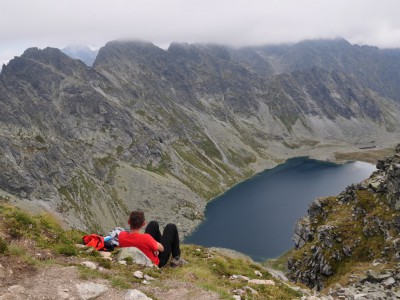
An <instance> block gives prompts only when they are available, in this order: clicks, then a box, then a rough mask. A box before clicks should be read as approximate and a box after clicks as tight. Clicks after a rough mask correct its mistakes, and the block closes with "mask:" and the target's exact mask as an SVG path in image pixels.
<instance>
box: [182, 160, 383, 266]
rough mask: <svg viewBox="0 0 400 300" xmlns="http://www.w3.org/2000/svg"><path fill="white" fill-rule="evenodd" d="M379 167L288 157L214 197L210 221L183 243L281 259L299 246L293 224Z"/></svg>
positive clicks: (256, 257)
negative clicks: (317, 201) (313, 204)
mask: <svg viewBox="0 0 400 300" xmlns="http://www.w3.org/2000/svg"><path fill="white" fill-rule="evenodd" d="M375 170H376V168H375V166H374V165H371V164H368V163H363V162H348V163H345V164H335V163H331V162H324V161H318V160H314V159H310V158H307V157H297V158H292V159H289V160H287V161H286V162H285V163H284V164H281V165H279V166H277V167H275V168H273V169H269V170H266V171H264V172H262V173H259V174H257V175H255V176H254V177H252V178H250V179H248V180H246V181H243V182H241V183H239V184H237V185H236V186H234V187H232V188H231V189H229V190H228V191H226V192H225V193H224V194H222V195H220V196H218V197H217V198H215V199H214V200H213V201H211V202H210V203H209V204H208V205H207V207H206V211H205V217H206V219H205V221H204V222H203V223H202V224H200V226H199V227H198V228H197V229H196V231H195V232H194V233H193V234H192V235H191V236H189V237H187V238H186V239H185V240H184V242H185V243H187V244H189V243H191V244H198V245H203V246H206V247H223V248H229V249H233V250H237V251H239V252H242V253H244V254H247V255H249V256H250V257H252V258H253V259H254V260H256V261H263V260H265V259H268V258H274V257H277V256H279V255H281V254H283V253H284V252H286V251H287V250H289V249H290V248H292V247H293V246H294V244H293V242H292V236H293V228H294V225H295V224H296V222H297V221H298V219H299V218H301V217H303V216H304V215H305V214H306V213H307V209H308V206H309V204H310V203H311V202H312V201H313V200H314V199H315V198H317V197H323V196H331V195H337V194H339V193H340V192H341V191H343V190H344V189H345V188H346V187H347V186H348V185H351V184H353V183H358V182H361V181H362V180H364V179H366V178H368V177H369V176H370V174H371V173H372V172H373V171H375Z"/></svg>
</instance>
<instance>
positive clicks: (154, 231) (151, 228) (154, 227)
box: [144, 221, 161, 243]
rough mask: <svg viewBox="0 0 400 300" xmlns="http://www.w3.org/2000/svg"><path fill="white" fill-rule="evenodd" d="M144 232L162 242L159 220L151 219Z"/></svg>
mask: <svg viewBox="0 0 400 300" xmlns="http://www.w3.org/2000/svg"><path fill="white" fill-rule="evenodd" d="M144 233H148V234H150V235H151V236H152V237H153V239H155V240H156V241H157V242H159V243H161V232H160V227H159V226H158V222H156V221H150V222H149V224H147V226H146V229H145V230H144Z"/></svg>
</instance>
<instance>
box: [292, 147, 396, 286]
mask: <svg viewBox="0 0 400 300" xmlns="http://www.w3.org/2000/svg"><path fill="white" fill-rule="evenodd" d="M377 169H378V170H377V171H376V172H374V173H373V174H372V175H371V177H370V178H368V179H366V180H365V181H363V182H362V183H360V184H357V185H352V186H350V187H348V188H347V189H346V190H345V191H344V192H342V193H341V194H339V195H338V196H337V197H328V198H322V199H317V200H315V201H314V202H313V203H312V204H311V205H310V208H309V210H308V215H307V216H306V217H304V218H302V219H301V220H300V221H299V222H298V224H297V225H296V227H295V234H294V237H293V240H294V242H295V247H296V249H297V250H296V251H295V253H294V255H293V256H292V257H291V258H290V259H289V262H288V268H289V271H290V278H291V279H292V280H295V281H298V282H302V283H304V284H306V285H308V286H309V287H312V288H313V287H316V288H318V289H322V288H323V287H324V283H325V281H326V280H327V279H328V278H329V277H330V276H334V275H343V272H345V271H343V270H346V266H354V265H355V264H357V263H359V264H362V263H368V262H369V263H372V262H373V261H380V262H385V263H387V264H390V263H391V262H394V263H396V262H397V261H398V259H399V258H400V252H399V251H400V248H399V239H398V235H399V233H400V227H399V220H400V145H398V146H397V148H396V154H395V155H394V156H393V157H387V158H385V159H383V160H379V161H378V163H377Z"/></svg>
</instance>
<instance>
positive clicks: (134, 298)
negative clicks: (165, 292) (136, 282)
mask: <svg viewBox="0 0 400 300" xmlns="http://www.w3.org/2000/svg"><path fill="white" fill-rule="evenodd" d="M125 300H153V299H152V298H149V297H147V296H146V295H145V294H143V293H142V292H141V291H138V290H129V291H128V292H127V293H126V295H125Z"/></svg>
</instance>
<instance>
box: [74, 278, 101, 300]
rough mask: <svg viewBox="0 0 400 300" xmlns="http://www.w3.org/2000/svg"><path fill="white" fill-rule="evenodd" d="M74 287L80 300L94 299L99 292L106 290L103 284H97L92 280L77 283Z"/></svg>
mask: <svg viewBox="0 0 400 300" xmlns="http://www.w3.org/2000/svg"><path fill="white" fill-rule="evenodd" d="M76 289H77V291H78V293H79V297H80V298H81V299H82V300H89V299H95V298H96V297H98V296H100V295H101V294H103V293H105V292H106V291H107V290H108V287H107V286H105V285H104V284H98V283H94V282H85V283H78V284H77V285H76Z"/></svg>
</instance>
